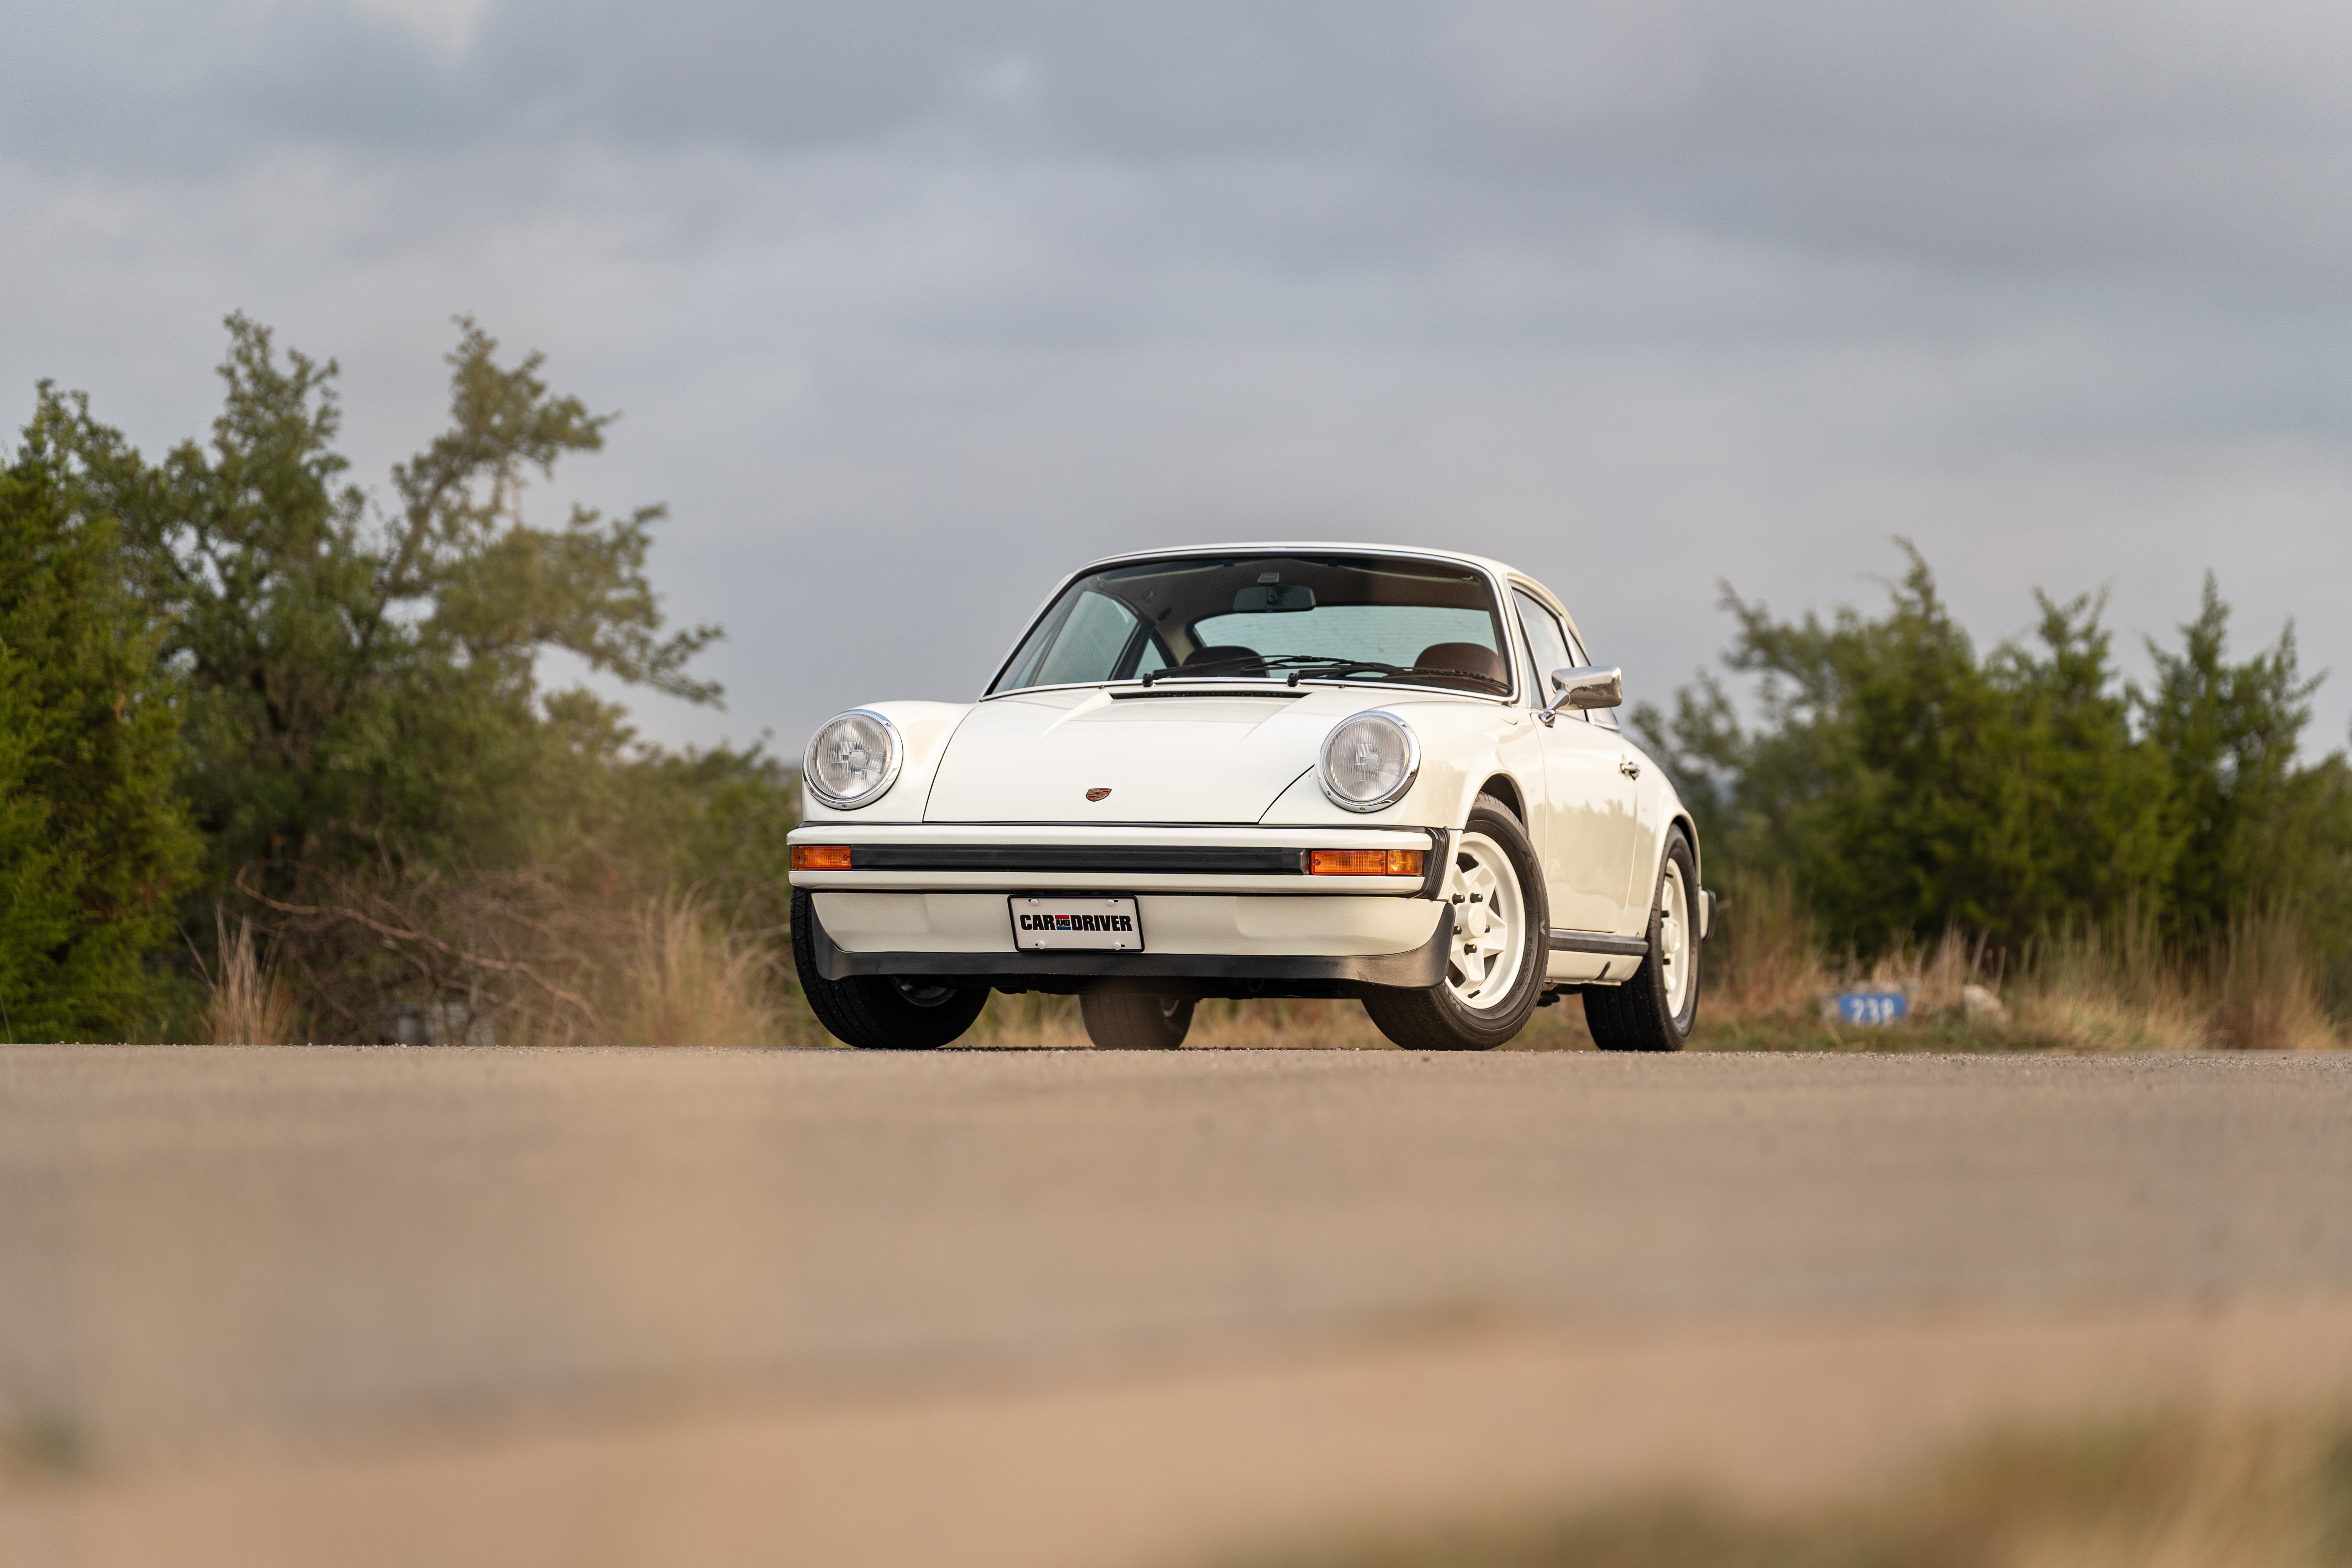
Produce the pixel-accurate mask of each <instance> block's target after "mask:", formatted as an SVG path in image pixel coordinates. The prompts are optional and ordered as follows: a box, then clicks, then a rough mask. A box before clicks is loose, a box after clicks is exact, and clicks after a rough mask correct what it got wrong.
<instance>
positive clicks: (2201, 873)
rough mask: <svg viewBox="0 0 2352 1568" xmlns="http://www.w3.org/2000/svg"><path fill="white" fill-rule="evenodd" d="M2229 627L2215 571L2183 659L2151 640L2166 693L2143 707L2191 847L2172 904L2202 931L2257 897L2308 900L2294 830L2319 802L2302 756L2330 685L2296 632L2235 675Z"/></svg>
mask: <svg viewBox="0 0 2352 1568" xmlns="http://www.w3.org/2000/svg"><path fill="white" fill-rule="evenodd" d="M2229 625H2230V607H2229V606H2228V605H2225V604H2223V603H2222V602H2221V589H2220V586H2219V585H2218V584H2216V583H2215V582H2214V580H2213V574H2211V573H2210V572H2209V573H2207V574H2205V592H2204V596H2203V599H2202V601H2201V603H2200V605H2199V608H2198V614H2197V618H2196V619H2195V620H2193V621H2191V622H2189V624H2188V625H2186V626H2182V627H2181V628H2180V650H2179V652H2178V653H2172V652H2168V651H2167V650H2166V649H2164V648H2163V647H2159V646H2158V644H2157V643H2156V642H2155V641H2154V640H2153V639H2151V640H2150V641H2149V643H2148V657H2149V658H2151V659H2153V660H2154V661H2155V663H2156V685H2155V688H2154V689H2152V690H2150V691H2148V692H2147V693H2145V694H2143V695H2142V696H2141V698H2140V707H2141V709H2142V710H2143V712H2144V713H2145V715H2146V721H2147V732H2148V736H2149V738H2150V739H2151V740H2152V741H2154V742H2155V743H2156V744H2157V746H2158V748H2159V749H2160V750H2161V751H2162V752H2163V753H2164V755H2165V756H2166V757H2167V758H2168V760H2169V762H2170V764H2171V766H2170V772H2171V775H2172V790H2171V799H2170V801H2169V803H2168V818H2169V821H2170V825H2171V827H2172V829H2173V831H2174V832H2175V833H2176V834H2178V835H2179V837H2180V840H2181V853H2180V856H2179V860H2178V862H2177V863H2176V865H2175V866H2174V868H2173V874H2172V888H2171V905H2172V908H2173V910H2174V911H2175V912H2176V915H2177V918H2178V920H2179V923H2180V924H2182V925H2183V926H2184V927H2186V928H2188V929H2190V930H2192V931H2202V930H2210V929H2212V928H2214V927H2216V926H2219V925H2220V924H2221V923H2223V922H2225V921H2228V920H2229V918H2230V916H2231V913H2232V912H2233V911H2234V910H2236V909H2237V907H2238V906H2239V905H2240V904H2241V903H2242V902H2243V901H2244V900H2246V899H2247V898H2248V897H2249V896H2252V895H2261V896H2269V897H2280V896H2288V897H2291V896H2293V895H2294V894H2297V893H2301V892H2305V891H2307V890H2308V889H2307V887H2306V886H2305V883H2306V881H2307V879H2306V877H2305V875H2304V874H2303V873H2302V871H2301V868H2299V867H2298V866H2297V865H2296V863H2295V861H2296V858H2295V857H2294V854H2293V853H2292V850H2291V847H2290V844H2289V842H2287V841H2286V840H2285V838H2284V833H2283V830H2285V829H2287V828H2288V827H2289V826H2291V825H2293V824H2294V823H2295V821H2296V820H2297V819H2298V818H2307V816H2308V813H2309V806H2310V805H2311V804H2312V803H2311V801H2310V800H2309V798H2308V797H2309V796H2310V795H2312V794H2313V789H2312V784H2310V783H2309V782H2306V780H2305V777H2304V774H2303V770H2300V769H2298V768H2297V766H2296V757H2295V753H2296V751H2297V748H2298V745H2299V743H2300V741H2301V738H2302V734H2303V730H2304V727H2305V725H2306V724H2308V723H2309V722H2310V721H2311V701H2310V699H2311V695H2312V693H2313V691H2314V690H2315V689H2317V687H2318V685H2319V681H2318V680H2317V679H2308V680H2306V679H2304V677H2303V673H2302V669H2301V667H2300V664H2299V662H2298V661H2297V659H2296V657H2295V647H2294V626H2291V625H2290V626H2288V627H2287V628H2286V629H2285V630H2284V631H2283V632H2282V633H2280V635H2279V640H2278V642H2277V644H2276V645H2275V646H2273V647H2270V648H2268V649H2265V650H2264V651H2263V652H2261V653H2258V654H2256V655H2255V656H2254V657H2253V658H2251V659H2249V660H2247V661H2246V662H2245V663H2243V664H2235V665H2233V664H2231V663H2229V662H2228V660H2227V658H2226V655H2227V653H2228V649H2229ZM2304 825H2305V826H2306V827H2307V826H2310V824H2309V823H2308V822H2307V821H2306V822H2305V824H2304ZM2298 837H2299V836H2298Z"/></svg>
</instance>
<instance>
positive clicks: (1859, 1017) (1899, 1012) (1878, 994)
mask: <svg viewBox="0 0 2352 1568" xmlns="http://www.w3.org/2000/svg"><path fill="white" fill-rule="evenodd" d="M1837 1005H1838V1018H1839V1020H1840V1021H1841V1022H1843V1023H1847V1024H1899V1023H1901V1022H1902V1021H1903V1020H1904V1019H1906V1018H1907V1017H1909V1016H1911V1002H1910V998H1908V997H1906V996H1905V995H1904V994H1903V993H1902V992H1900V991H1842V992H1840V993H1839V994H1838V999H1837Z"/></svg>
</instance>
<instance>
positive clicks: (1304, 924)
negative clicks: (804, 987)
mask: <svg viewBox="0 0 2352 1568" xmlns="http://www.w3.org/2000/svg"><path fill="white" fill-rule="evenodd" d="M792 842H793V843H794V844H821V845H828V846H838V845H846V846H848V847H850V849H851V864H850V867H849V868H847V869H838V870H803V871H795V872H793V875H792V882H793V887H794V888H795V889H799V890H802V891H804V892H806V893H807V894H808V895H809V898H808V900H806V902H805V903H804V904H803V908H804V909H805V910H808V913H809V916H810V924H811V928H812V929H811V932H810V935H811V938H812V942H811V956H812V957H813V958H814V962H815V966H816V969H817V973H819V974H820V975H822V976H823V977H824V978H825V979H827V980H840V979H845V978H847V977H849V976H851V975H861V974H873V975H888V976H892V977H896V978H900V979H933V980H948V981H966V982H970V981H975V980H977V981H984V982H986V983H987V984H992V985H994V986H996V987H998V988H999V989H1003V990H1045V991H1076V990H1094V989H1105V988H1108V989H1121V988H1132V989H1137V990H1144V991H1151V992H1157V993H1161V994H1194V995H1235V996H1264V995H1299V996H1318V995H1326V996H1328V995H1357V994H1361V993H1362V992H1363V990H1364V989H1365V988H1367V987H1370V986H1402V987H1423V986H1429V985H1434V984H1439V983H1440V982H1441V981H1442V980H1443V979H1444V973H1445V957H1446V946H1447V940H1448V937H1449V936H1450V934H1451V931H1452V921H1450V920H1449V919H1446V918H1445V916H1446V915H1447V914H1448V913H1449V912H1450V911H1449V910H1447V909H1446V907H1445V906H1444V904H1443V903H1441V902H1440V901H1439V900H1437V898H1436V893H1437V890H1438V889H1439V888H1440V887H1441V886H1442V885H1443V882H1444V863H1445V859H1446V856H1445V853H1444V851H1445V846H1446V843H1447V837H1446V835H1445V834H1444V831H1443V830H1437V829H1426V828H1377V829H1345V828H1340V829H1325V828H1303V829H1301V828H1288V829H1281V830H1269V829H1264V828H1252V827H1237V826H1227V827H1190V826H1185V827H1168V826H1162V827H1120V828H1105V827H1097V826H1087V827H1077V826H1054V825H1020V826H1013V825H970V824H963V825H952V826H951V825H944V824H942V825H929V824H924V825H895V824H877V825H874V826H850V825H846V824H844V823H840V822H827V823H824V824H820V825H814V826H809V827H804V828H801V829H798V830H796V831H794V832H793V835H792ZM1334 848H1336V849H1419V850H1423V851H1424V852H1426V855H1427V860H1426V864H1425V868H1424V874H1423V875H1422V876H1420V877H1357V876H1349V877H1330V876H1312V875H1309V874H1307V854H1308V852H1310V851H1312V850H1315V849H1334ZM1040 893H1053V894H1069V893H1103V894H1108V895H1113V896H1118V897H1131V898H1133V899H1135V900H1136V901H1137V909H1138V912H1139V916H1140V919H1141V924H1142V928H1143V933H1144V941H1145V944H1146V945H1145V951H1143V952H1070V951H1063V950H1053V951H1045V952H1040V951H1037V950H1035V949H1029V950H1023V949H1021V948H1019V947H1018V946H1017V944H1016V943H1015V941H1014V938H1013V924H1012V917H1011V911H1010V909H1009V906H1008V900H1009V899H1010V898H1012V897H1013V896H1016V895H1020V894H1031V895H1035V894H1040Z"/></svg>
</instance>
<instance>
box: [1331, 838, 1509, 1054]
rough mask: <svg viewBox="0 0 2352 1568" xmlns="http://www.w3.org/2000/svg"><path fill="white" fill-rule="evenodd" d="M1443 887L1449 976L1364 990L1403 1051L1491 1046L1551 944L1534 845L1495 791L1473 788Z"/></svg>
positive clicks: (1368, 1008)
mask: <svg viewBox="0 0 2352 1568" xmlns="http://www.w3.org/2000/svg"><path fill="white" fill-rule="evenodd" d="M1441 897H1443V898H1444V900H1445V901H1446V903H1447V904H1448V906H1449V907H1450V910H1451V913H1450V916H1449V917H1448V918H1450V919H1451V920H1452V921H1453V922H1454V940H1453V942H1452V943H1451V944H1450V945H1449V947H1448V949H1447V952H1446V961H1445V978H1444V979H1443V980H1441V981H1439V982H1438V983H1437V984H1434V985H1433V986H1431V987H1429V988H1428V989H1427V990H1425V991H1403V990H1393V989H1389V988H1385V987H1383V988H1381V989H1379V990H1375V991H1373V992H1370V994H1367V995H1366V996H1365V997H1364V1011H1365V1012H1367V1013H1369V1014H1370V1015H1371V1016H1372V1022H1373V1023H1374V1024H1375V1025H1377V1026H1379V1028H1380V1031H1381V1034H1383V1035H1386V1036H1387V1037H1389V1038H1390V1039H1391V1040H1393V1041H1395V1042H1396V1043H1397V1044H1398V1045H1400V1046H1402V1047H1404V1048H1405V1049H1406V1050H1409V1051H1488V1050H1492V1049H1494V1048H1495V1047H1496V1046H1500V1045H1506V1044H1507V1043H1509V1041H1510V1040H1511V1039H1512V1038H1513V1037H1515V1036H1517V1034H1518V1032H1519V1031H1520V1030H1521V1029H1522V1028H1524V1027H1526V1026H1527V1022H1528V1018H1529V1017H1531V1016H1533V1015H1534V1013H1535V1010H1536V1002H1537V1000H1538V998H1539V997H1541V996H1542V994H1543V987H1544V967H1545V963H1546V960H1547V959H1548V958H1549V952H1550V943H1549V940H1548V937H1547V932H1548V927H1549V910H1548V909H1547V907H1546V905H1545V903H1544V885H1543V875H1542V872H1541V871H1540V870H1539V869H1538V868H1537V865H1536V854H1535V847H1534V846H1533V845H1532V844H1530V843H1528V834H1527V829H1526V828H1524V827H1522V826H1520V825H1519V819H1518V818H1517V816H1513V815H1512V814H1511V809H1510V807H1508V806H1507V805H1504V804H1503V803H1502V802H1501V801H1498V800H1496V799H1495V798H1493V797H1492V796H1490V795H1481V796H1479V798H1478V804H1477V805H1476V806H1475V808H1473V809H1472V811H1471V813H1470V820H1469V822H1468V824H1467V825H1465V827H1464V828H1463V830H1462V832H1461V833H1460V834H1458V835H1457V836H1456V837H1455V838H1454V859H1453V864H1452V865H1450V866H1448V867H1447V868H1446V872H1445V886H1444V892H1443V893H1442V894H1441Z"/></svg>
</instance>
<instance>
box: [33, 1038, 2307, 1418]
mask: <svg viewBox="0 0 2352 1568" xmlns="http://www.w3.org/2000/svg"><path fill="white" fill-rule="evenodd" d="M2347 1199H2352V1059H2347V1058H2244V1057H2236V1058H2217V1057H2200V1058H1981V1057H1980V1058H1924V1057H1882V1058H1862V1057H1754V1056H1749V1057H1737V1056H1693V1057H1685V1058H1607V1057H1600V1056H1594V1055H1569V1054H1555V1055H1540V1056H1538V1055H1518V1054H1503V1055H1496V1056H1486V1057H1423V1056H1416V1055H1412V1054H1407V1053H1402V1052H1393V1051H1380V1052H1210V1051H1199V1052H1192V1051H1188V1052H1181V1053H1173V1054H1169V1055H1164V1056H1163V1055H1156V1054H1155V1055H1111V1054H1107V1053H1103V1054H1097V1053H1092V1052H1084V1051H1079V1052H950V1053H941V1054H938V1055H933V1056H911V1055H910V1056H903V1057H902V1056H874V1055H855V1054H851V1053H847V1052H831V1051H809V1052H779V1053H752V1052H739V1053H720V1052H686V1051H672V1052H658V1051H641V1052H588V1051H553V1052H524V1051H498V1050H487V1051H465V1050H397V1049H355V1050H346V1049H253V1050H234V1049H219V1050H215V1049H198V1048H184V1047H165V1048H131V1047H7V1048H0V1435H4V1434H5V1431H6V1430H16V1431H19V1432H45V1431H56V1432H64V1433H66V1434H68V1435H69V1438H70V1441H71V1442H72V1444H73V1445H74V1446H75V1447H76V1448H77V1450H78V1451H79V1452H81V1453H83V1454H85V1455H87V1456H91V1457H94V1458H95V1459H96V1460H97V1461H98V1462H100V1463H101V1464H104V1463H109V1462H115V1461H126V1462H136V1461H141V1460H149V1459H155V1458H168V1457H170V1456H173V1455H175V1454H184V1453H188V1452H191V1451H197V1450H215V1449H222V1448H227V1449H232V1450H233V1449H236V1448H239V1447H252V1446H258V1447H262V1448H265V1449H266V1448H268V1447H270V1446H271V1445H279V1446H283V1445H285V1444H289V1443H292V1444H296V1445H301V1444H311V1443H317V1442H320V1441H332V1440H334V1439H337V1438H339V1437H344V1436H352V1435H360V1436H368V1435H382V1434H385V1433H393V1434H397V1433H399V1432H401V1431H404V1430H409V1429H415V1428H420V1427H422V1428H430V1429H450V1428H452V1427H458V1428H467V1429H477V1430H487V1429H494V1428H496V1427H498V1426H499V1425H500V1424H501V1423H506V1422H509V1421H517V1420H520V1421H524V1422H530V1421H533V1420H537V1421H541V1422H544V1421H546V1420H548V1419H554V1420H557V1421H562V1420H568V1419H572V1418H573V1417H575V1416H578V1415H591V1416H594V1415H600V1414H605V1413H612V1412H622V1413H627V1412H631V1411H640V1410H646V1409H658V1408H661V1407H665V1406H667V1405H673V1404H675V1403H677V1402H681V1401H684V1402H696V1401H701V1402H709V1401H711V1400H720V1401H726V1400H757V1399H764V1398H772V1397H787V1398H798V1397H803V1396H805V1395H808V1394H812V1393H814V1394H820V1395H824V1396H827V1397H830V1396H831V1394H833V1393H835V1392H843V1391H845V1392H848V1393H851V1394H860V1395H863V1394H871V1393H874V1392H877V1391H883V1392H887V1391H889V1390H893V1389H908V1388H918V1389H936V1388H953V1387H962V1388H985V1387H1004V1386H1007V1385H1013V1386H1020V1385H1024V1384H1053V1383H1055V1381H1056V1380H1060V1381H1062V1382H1065V1383H1066V1382H1072V1381H1083V1380H1084V1379H1086V1378H1087V1377H1090V1376H1094V1375H1097V1374H1101V1373H1129V1372H1132V1371H1135V1370H1137V1369H1155V1368H1157V1369H1165V1368H1170V1367H1182V1366H1192V1367H1200V1366H1214V1365H1219V1364H1234V1363H1244V1362H1247V1361H1249V1360H1250V1359H1251V1358H1258V1359H1260V1360H1261V1361H1263V1360H1265V1359H1268V1358H1274V1359H1279V1358H1280V1357H1281V1356H1283V1355H1284V1354H1286V1353H1288V1352H1296V1351H1298V1350H1301V1349H1305V1348H1315V1349H1324V1348H1328V1347H1335V1346H1339V1347H1344V1346H1347V1345H1351V1344H1370V1343H1377V1342H1381V1341H1383V1340H1384V1339H1391V1340H1397V1341H1409V1340H1410V1339H1411V1338H1412V1336H1413V1335H1416V1334H1423V1333H1428V1332H1432V1331H1442V1330H1444V1329H1445V1328H1447V1326H1449V1325H1454V1326H1459V1325H1462V1324H1475V1323H1481V1322H1494V1323H1506V1324H1531V1325H1536V1326H1538V1327H1540V1328H1543V1329H1545V1330H1549V1329H1551V1328H1554V1327H1564V1328H1570V1329H1578V1330H1581V1329H1587V1328H1601V1329H1607V1328H1612V1327H1626V1326H1633V1327H1640V1328H1651V1327H1660V1326H1664V1327H1675V1326H1706V1325H1728V1326H1733V1327H1741V1326H1747V1327H1753V1326H1757V1325H1770V1324H1775V1323H1787V1322H1801V1323H1808V1324H1818V1323H1822V1322H1838V1321H1853V1322H1857V1323H1860V1322H1866V1321H1891V1320H1894V1319H1898V1318H1904V1317H1912V1318H1916V1317H1918V1316H1919V1315H1921V1314H1937V1313H1944V1314H1955V1313H1958V1314H1968V1313H1978V1314H1982V1313H1988V1312H1990V1313H2001V1312H2017V1311H2023V1312H2035V1313H2050V1312H2060V1313H2063V1312H2068V1311H2102V1310H2117V1309H2130V1310H2144V1309H2148V1308H2168V1307H2176V1306H2178V1307H2187V1308H2195V1309H2205V1308H2219V1307H2222V1306H2226V1305H2229V1304H2231V1303H2235V1302H2241V1301H2245V1300H2292V1299H2296V1298H2302V1297H2319V1296H2330V1295H2333V1296H2337V1297H2340V1296H2342V1295H2343V1294H2344V1293H2345V1292H2346V1291H2347V1290H2348V1289H2352V1201H2347Z"/></svg>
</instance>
